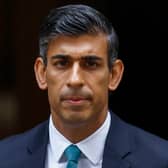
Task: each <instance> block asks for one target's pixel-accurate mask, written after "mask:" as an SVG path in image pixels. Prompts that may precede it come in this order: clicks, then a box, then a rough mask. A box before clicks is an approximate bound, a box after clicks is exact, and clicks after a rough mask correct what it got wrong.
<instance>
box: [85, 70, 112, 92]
mask: <svg viewBox="0 0 168 168" xmlns="http://www.w3.org/2000/svg"><path fill="white" fill-rule="evenodd" d="M87 79H89V80H88V82H89V86H90V87H91V89H92V90H94V92H95V94H105V95H106V94H107V93H108V83H109V76H108V74H107V72H102V73H98V74H90V77H88V78H87Z"/></svg>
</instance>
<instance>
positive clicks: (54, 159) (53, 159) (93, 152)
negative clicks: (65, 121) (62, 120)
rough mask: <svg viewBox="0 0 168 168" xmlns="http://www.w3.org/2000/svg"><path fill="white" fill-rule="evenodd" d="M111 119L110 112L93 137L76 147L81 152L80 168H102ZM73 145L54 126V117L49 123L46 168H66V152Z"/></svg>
mask: <svg viewBox="0 0 168 168" xmlns="http://www.w3.org/2000/svg"><path fill="white" fill-rule="evenodd" d="M110 122H111V117H110V113H109V112H108V114H107V117H106V120H105V122H104V123H103V124H102V126H101V127H100V128H99V129H98V130H96V131H95V132H94V133H93V134H92V135H90V136H89V137H87V138H86V139H84V140H82V141H80V142H79V143H77V144H76V145H77V146H78V148H79V149H80V150H81V156H80V159H79V162H78V168H101V167H102V160H103V151H104V145H105V141H106V137H107V134H108V131H109V128H110ZM71 144H72V143H71V142H70V141H69V140H68V139H66V138H65V137H64V136H63V135H62V134H61V133H60V132H59V131H58V130H57V129H56V128H55V126H54V124H53V121H52V116H50V121H49V143H48V148H47V155H46V161H45V168H66V165H67V160H66V158H65V156H64V150H65V149H66V148H67V147H68V146H69V145H71Z"/></svg>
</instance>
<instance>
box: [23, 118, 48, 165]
mask: <svg viewBox="0 0 168 168" xmlns="http://www.w3.org/2000/svg"><path fill="white" fill-rule="evenodd" d="M48 125H49V124H48V121H47V122H45V123H44V124H43V125H42V126H40V128H38V129H37V130H36V131H35V132H34V133H33V134H32V137H31V139H30V141H29V142H30V143H29V144H28V146H27V153H28V155H29V156H28V159H27V161H26V162H25V165H24V168H30V167H31V168H44V167H45V158H46V151H47V145H48Z"/></svg>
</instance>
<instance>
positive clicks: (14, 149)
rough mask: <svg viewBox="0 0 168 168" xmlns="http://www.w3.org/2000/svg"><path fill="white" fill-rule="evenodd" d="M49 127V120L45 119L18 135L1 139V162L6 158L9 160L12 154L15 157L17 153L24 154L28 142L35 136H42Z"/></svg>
mask: <svg viewBox="0 0 168 168" xmlns="http://www.w3.org/2000/svg"><path fill="white" fill-rule="evenodd" d="M47 127H48V121H45V122H43V123H41V124H39V125H37V126H35V127H34V128H32V129H30V130H28V131H26V132H24V133H21V134H17V135H13V136H10V137H7V138H5V139H3V140H1V141H0V149H1V150H0V162H1V161H3V160H4V159H6V160H9V158H10V156H11V157H14V156H15V155H16V154H18V153H19V155H22V154H23V155H24V153H26V152H27V151H26V147H27V145H28V143H30V142H31V141H32V139H34V137H36V136H37V137H42V135H43V134H44V130H45V129H47Z"/></svg>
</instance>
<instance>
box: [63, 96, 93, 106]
mask: <svg viewBox="0 0 168 168" xmlns="http://www.w3.org/2000/svg"><path fill="white" fill-rule="evenodd" d="M90 101H91V100H90V99H89V98H86V97H81V96H70V97H65V98H63V99H62V102H63V103H64V104H67V105H71V106H82V105H85V104H86V103H89V102H90Z"/></svg>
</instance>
